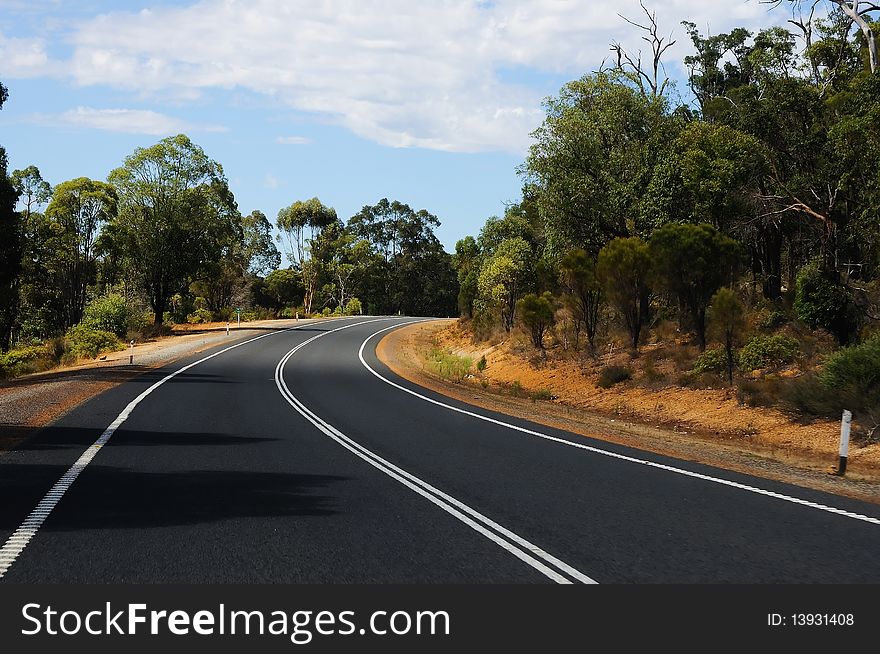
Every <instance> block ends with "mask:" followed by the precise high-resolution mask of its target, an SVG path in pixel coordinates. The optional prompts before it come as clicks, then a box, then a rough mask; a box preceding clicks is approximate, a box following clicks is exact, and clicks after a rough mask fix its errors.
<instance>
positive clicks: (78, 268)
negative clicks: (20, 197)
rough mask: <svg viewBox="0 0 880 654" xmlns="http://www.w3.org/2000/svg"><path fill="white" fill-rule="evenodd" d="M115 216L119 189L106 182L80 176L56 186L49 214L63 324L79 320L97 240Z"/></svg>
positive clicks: (92, 271)
mask: <svg viewBox="0 0 880 654" xmlns="http://www.w3.org/2000/svg"><path fill="white" fill-rule="evenodd" d="M115 216H116V191H115V189H114V188H113V187H112V186H111V185H110V184H107V183H106V182H99V181H95V180H91V179H89V178H88V177H79V178H77V179H72V180H70V181H67V182H63V183H61V184H59V185H58V186H56V187H55V191H54V193H53V194H52V199H51V200H50V202H49V207H48V208H47V209H46V217H47V218H48V219H49V220H50V221H51V222H52V223H53V224H54V225H56V226H57V230H56V233H57V234H58V237H57V244H58V246H59V247H58V249H57V251H56V253H55V256H56V257H58V260H59V261H58V269H59V272H60V276H59V278H58V280H57V281H58V283H59V285H60V291H61V298H62V311H63V317H62V325H63V326H64V327H70V326H72V325H75V324H76V323H78V322H79V321H80V319H81V318H82V315H83V310H84V309H85V306H86V290H87V288H88V286H89V285H90V284H92V283H94V281H95V273H96V268H95V259H96V251H95V241H96V239H97V237H98V234H99V233H100V230H101V228H102V227H103V226H104V225H105V224H107V223H108V222H110V221H111V220H113V219H114V218H115Z"/></svg>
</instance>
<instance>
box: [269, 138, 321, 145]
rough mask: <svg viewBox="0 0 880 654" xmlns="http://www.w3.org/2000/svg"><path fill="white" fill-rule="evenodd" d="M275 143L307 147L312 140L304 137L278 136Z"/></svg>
mask: <svg viewBox="0 0 880 654" xmlns="http://www.w3.org/2000/svg"><path fill="white" fill-rule="evenodd" d="M275 141H276V142H277V143H281V144H282V145H308V144H309V143H311V142H312V139H310V138H308V137H306V136H279V137H278V138H277V139H275Z"/></svg>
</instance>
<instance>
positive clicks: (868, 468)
mask: <svg viewBox="0 0 880 654" xmlns="http://www.w3.org/2000/svg"><path fill="white" fill-rule="evenodd" d="M436 347H440V348H443V349H444V350H446V351H449V352H453V353H456V354H458V355H460V356H467V357H471V358H472V359H473V361H475V362H476V361H477V360H479V358H480V357H481V356H485V357H486V360H487V366H486V369H485V371H483V372H482V373H479V377H477V376H476V375H474V376H472V377H470V378H469V379H466V380H465V381H463V382H461V383H456V382H453V381H450V380H447V379H443V378H441V377H439V376H437V375H435V374H433V373H432V372H431V371H429V370H428V369H427V368H426V366H425V361H426V354H427V353H428V352H429V351H431V350H432V349H433V348H436ZM377 355H378V356H379V359H380V360H381V361H382V362H383V363H385V364H386V365H387V366H388V367H389V368H391V369H392V370H393V371H394V372H395V373H396V374H398V375H400V376H401V377H403V378H405V379H408V380H409V381H412V382H414V383H417V384H420V385H422V386H424V387H426V388H430V389H431V390H434V391H437V392H439V393H443V394H444V395H447V396H449V397H453V398H455V399H458V400H461V401H464V402H468V403H470V404H473V405H476V406H480V407H483V408H486V409H489V410H492V411H498V412H501V413H506V414H508V415H512V416H516V417H520V418H525V419H529V420H532V421H534V422H537V423H540V424H544V425H548V426H551V427H556V428H560V429H565V430H567V431H570V432H573V433H576V434H580V435H583V436H589V437H591V438H596V439H600V440H605V441H608V442H613V443H618V444H621V445H627V446H631V447H635V448H638V449H642V450H647V451H650V452H655V453H658V454H664V455H668V456H673V457H676V458H679V459H685V460H689V461H696V462H700V463H705V464H708V465H712V466H716V467H719V468H724V469H728V470H734V471H737V472H742V473H746V474H751V475H755V476H758V477H763V478H766V479H773V480H777V481H782V482H787V483H791V484H796V485H799V486H804V487H807V488H813V489H816V490H821V491H825V492H830V493H836V494H838V495H844V496H848V497H852V498H856V499H860V500H865V501H869V502H873V503H880V446H878V445H872V446H868V447H858V446H857V445H855V444H854V445H853V446H851V449H850V457H849V465H848V468H847V476H846V477H838V476H836V475H834V474H833V472H834V470H835V468H836V464H837V446H838V438H839V429H840V427H839V423H835V422H829V421H821V422H815V423H813V424H809V425H801V424H797V423H795V422H793V421H792V420H791V419H790V418H788V417H787V416H785V415H784V414H782V413H780V412H778V411H774V410H770V409H762V408H754V407H748V406H742V405H740V404H739V403H738V402H737V399H736V397H735V395H734V394H733V392H732V391H725V390H702V389H683V388H659V389H656V390H654V389H648V388H641V387H634V386H629V387H628V386H627V385H626V384H618V385H617V386H614V387H612V388H610V389H601V388H599V387H597V386H596V384H595V379H593V378H592V377H591V376H589V375H588V374H585V371H584V370H583V368H582V366H581V365H579V364H578V363H577V362H576V361H556V360H553V361H538V362H530V361H529V359H528V358H526V357H525V356H523V355H520V354H518V353H517V352H515V351H510V349H508V348H505V347H503V346H494V347H481V346H478V345H474V344H473V343H472V342H471V339H470V337H469V336H468V335H467V334H466V333H465V332H463V331H462V330H461V329H460V328H459V326H458V324H457V322H456V321H449V320H442V321H440V320H438V321H432V322H423V323H417V324H414V325H411V326H408V327H405V328H403V329H399V330H395V331H393V332H391V333H390V334H388V335H387V336H386V337H385V338H384V339H382V341H381V342H380V343H379V345H378V347H377ZM484 384H485V387H484ZM516 385H518V387H517V386H516ZM511 387H517V392H518V394H519V395H520V396H513V395H511V394H510V392H509V391H508V392H504V391H503V390H502V389H505V388H506V389H510V388H511ZM533 394H543V395H545V396H546V395H548V394H549V395H552V396H553V398H554V399H552V400H541V399H531V398H530V397H528V396H527V397H522V395H533Z"/></svg>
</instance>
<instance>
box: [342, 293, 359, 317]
mask: <svg viewBox="0 0 880 654" xmlns="http://www.w3.org/2000/svg"><path fill="white" fill-rule="evenodd" d="M363 312H364V307H363V305H362V304H361V301H360V300H358V299H357V298H356V297H353V298H351V299H350V300H349V301H348V302H346V303H345V311H344V312H343V313H345V315H346V316H359V315H360V314H362V313H363Z"/></svg>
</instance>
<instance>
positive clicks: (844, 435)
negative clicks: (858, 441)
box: [837, 409, 852, 476]
mask: <svg viewBox="0 0 880 654" xmlns="http://www.w3.org/2000/svg"><path fill="white" fill-rule="evenodd" d="M851 425H852V411H847V410H846V409H844V410H843V418H842V419H841V420H840V461H839V462H838V464H837V474H838V475H841V476H843V475H845V474H846V457H847V456H849V430H850V426H851Z"/></svg>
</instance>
